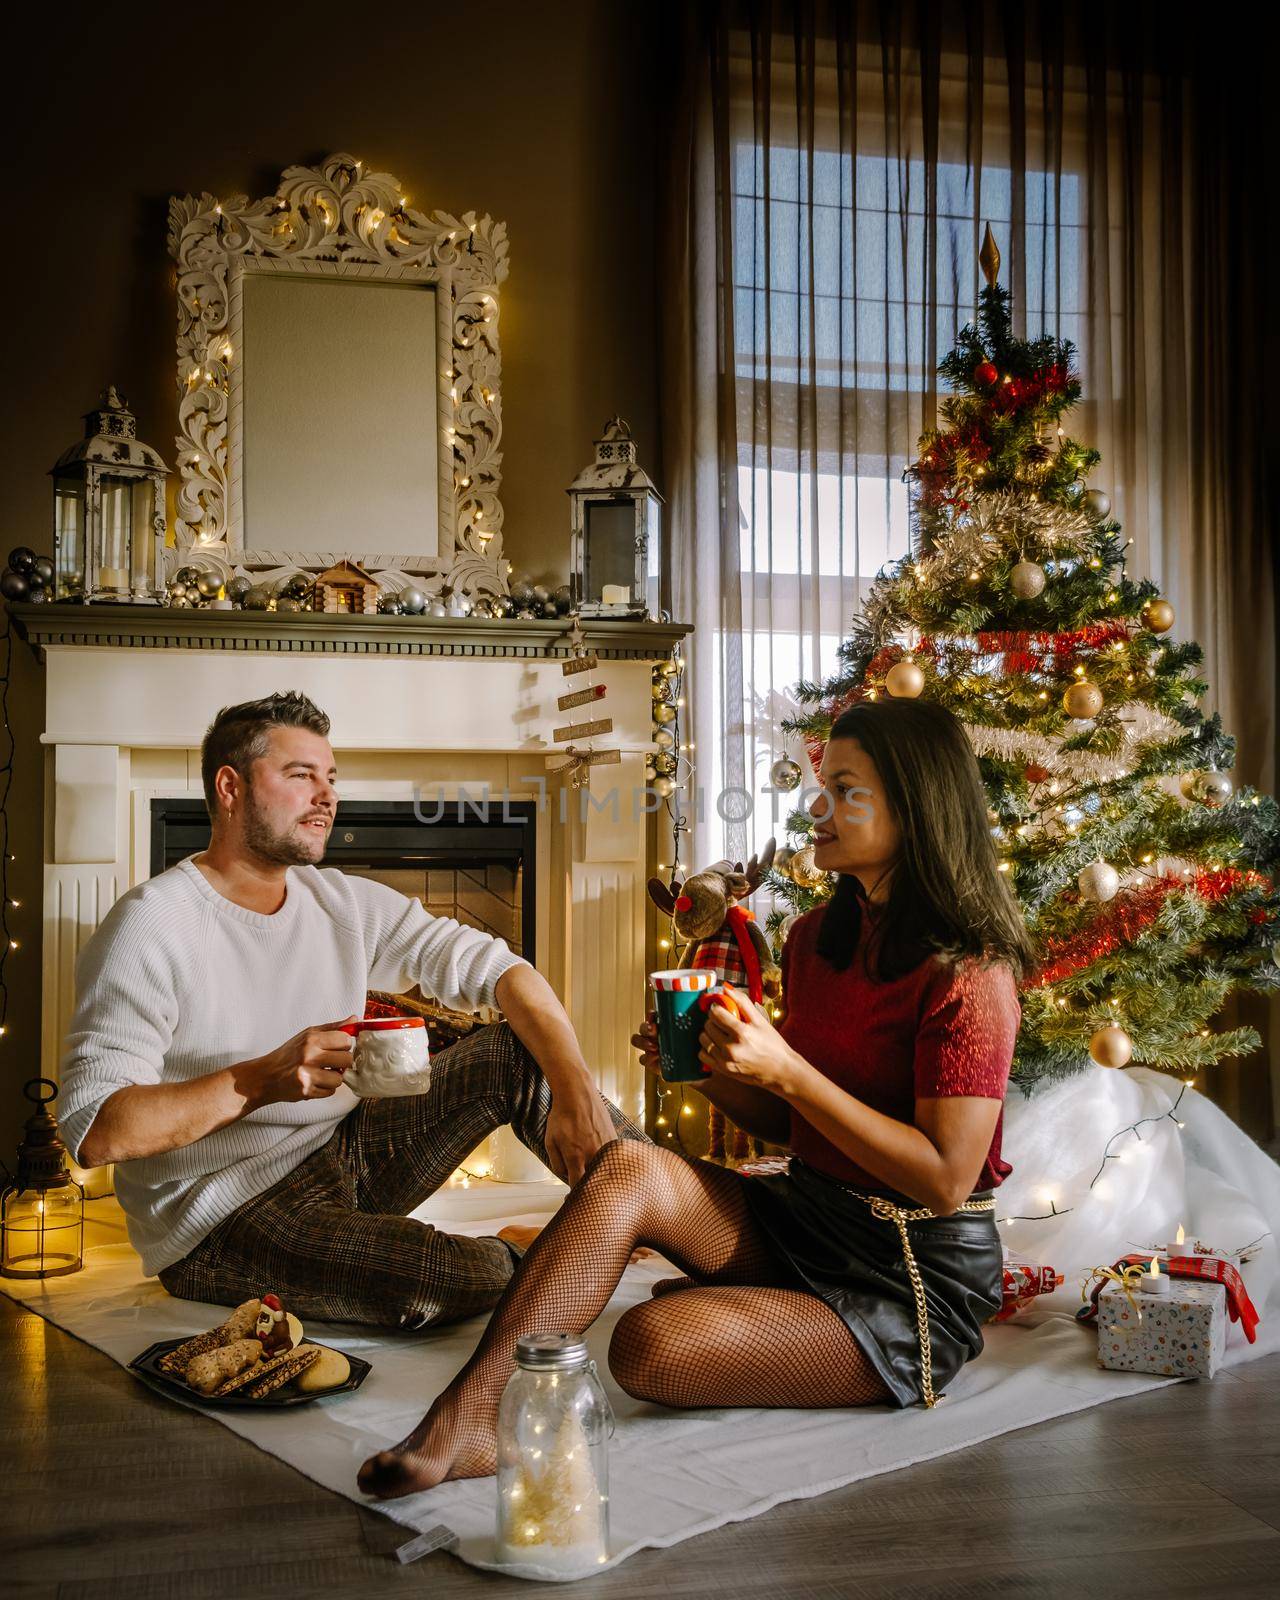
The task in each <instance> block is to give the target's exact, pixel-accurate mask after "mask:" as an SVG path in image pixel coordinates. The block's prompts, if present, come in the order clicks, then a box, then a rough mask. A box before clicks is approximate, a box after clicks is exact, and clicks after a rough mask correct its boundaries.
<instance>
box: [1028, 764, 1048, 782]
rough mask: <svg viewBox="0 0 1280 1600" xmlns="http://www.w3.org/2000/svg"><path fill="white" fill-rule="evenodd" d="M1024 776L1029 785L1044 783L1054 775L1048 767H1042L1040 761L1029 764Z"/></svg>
mask: <svg viewBox="0 0 1280 1600" xmlns="http://www.w3.org/2000/svg"><path fill="white" fill-rule="evenodd" d="M1023 776H1024V777H1025V778H1026V780H1027V782H1028V783H1044V782H1046V781H1047V779H1049V778H1050V777H1051V776H1052V774H1051V773H1050V771H1049V769H1048V767H1042V766H1041V765H1040V763H1039V762H1038V761H1032V762H1030V763H1029V764H1028V766H1027V769H1026V771H1025V773H1024V774H1023Z"/></svg>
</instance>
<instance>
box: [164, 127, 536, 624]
mask: <svg viewBox="0 0 1280 1600" xmlns="http://www.w3.org/2000/svg"><path fill="white" fill-rule="evenodd" d="M169 254H170V255H171V256H172V257H173V259H174V260H175V261H176V262H177V298H178V430H179V431H178V438H177V444H178V463H177V464H178V471H179V473H180V474H181V480H182V481H181V484H180V486H179V490H178V502H177V522H176V543H177V548H176V549H173V550H169V551H168V552H167V553H166V560H167V566H168V570H169V572H170V573H172V572H173V571H174V570H176V568H178V567H180V566H183V565H194V566H198V567H203V568H206V569H208V570H211V571H217V572H220V573H221V574H222V575H223V576H224V577H230V576H231V575H232V574H233V573H235V572H247V573H249V574H251V575H252V576H253V577H254V579H255V581H257V582H268V581H271V580H272V579H274V578H276V577H283V576H285V575H287V574H289V573H293V572H299V571H301V572H308V571H310V572H321V571H323V570H324V569H325V568H326V567H329V566H331V565H333V564H334V563H335V562H337V561H340V560H341V559H343V557H352V558H354V559H355V560H357V561H359V562H360V563H361V564H362V565H363V566H365V567H366V568H368V569H369V570H370V571H371V572H372V573H373V575H374V576H375V577H376V578H378V579H379V581H380V582H382V583H383V585H384V587H387V588H391V589H398V588H403V587H405V586H406V585H407V584H408V583H409V582H412V583H414V584H415V585H416V586H417V587H419V588H422V589H424V590H425V591H426V592H428V593H430V594H439V593H440V592H441V591H442V590H443V589H446V588H448V589H452V590H454V591H456V592H459V593H463V594H471V595H476V594H485V593H487V594H505V593H506V592H507V579H506V562H505V561H504V560H503V558H502V505H501V501H500V500H499V495H498V491H499V486H500V484H501V478H502V473H501V466H502V451H501V448H500V445H501V439H502V402H501V372H502V362H501V354H500V347H499V341H498V286H499V284H501V283H502V281H503V280H504V279H505V277H506V275H507V230H506V225H505V223H501V222H494V221H493V219H492V218H491V217H488V216H484V217H479V218H477V217H476V215H475V213H474V212H470V211H468V212H466V213H465V214H464V215H463V216H462V217H461V218H457V217H451V216H448V215H447V214H446V213H445V212H442V211H436V212H433V213H432V215H431V216H430V217H428V216H425V215H424V214H423V213H422V212H420V211H415V210H413V209H411V208H410V207H409V206H408V205H407V204H406V202H405V200H404V189H403V187H402V186H401V184H400V182H399V180H398V179H397V178H395V177H393V176H392V175H391V174H390V173H387V172H365V171H364V170H363V164H362V163H361V162H360V161H358V160H357V159H356V158H355V157H354V156H350V155H346V154H343V153H339V154H336V155H331V156H329V157H328V159H327V160H325V161H324V162H322V163H321V164H320V166H319V167H289V168H287V169H286V171H285V172H284V174H283V176H282V177H281V180H280V186H279V188H278V189H277V191H276V193H275V194H274V195H269V196H268V197H267V198H265V199H262V200H255V201H252V202H250V201H249V200H247V199H246V198H245V197H244V196H243V195H236V196H233V197H231V198H230V199H227V200H221V201H220V200H218V199H216V198H215V197H214V196H213V195H210V194H202V195H200V196H199V198H196V197H195V196H192V195H185V196H183V197H182V198H181V199H179V198H178V197H177V196H174V197H173V198H172V199H170V201H169ZM259 271H266V272H273V273H275V272H284V273H288V272H302V273H308V274H323V275H325V276H329V277H340V278H368V279H381V280H384V281H386V282H388V283H414V282H417V283H432V284H435V285H437V301H438V306H439V313H438V319H437V349H436V355H437V360H438V361H439V363H440V370H439V376H438V389H437V392H438V395H439V409H438V415H439V429H438V440H437V456H438V460H439V464H440V472H439V479H440V493H439V517H438V524H439V547H438V555H437V556H436V557H435V558H425V557H423V556H421V555H420V554H419V555H414V554H405V553H403V552H397V551H394V550H393V551H382V552H374V551H365V550H360V549H354V548H351V549H346V550H334V551H329V552H323V553H318V552H316V551H306V552H296V551H289V550H259V549H245V548H244V539H243V528H244V522H243V516H242V506H241V494H240V490H241V466H242V463H243V458H244V439H243V430H242V412H243V407H242V391H241V368H240V363H239V361H238V359H237V357H238V355H239V340H240V334H241V331H242V316H243V312H242V296H241V292H240V291H241V287H242V284H243V277H244V274H245V273H246V272H259Z"/></svg>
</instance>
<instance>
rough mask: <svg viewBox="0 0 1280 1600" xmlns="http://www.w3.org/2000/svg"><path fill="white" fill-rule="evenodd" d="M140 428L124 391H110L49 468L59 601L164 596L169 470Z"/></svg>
mask: <svg viewBox="0 0 1280 1600" xmlns="http://www.w3.org/2000/svg"><path fill="white" fill-rule="evenodd" d="M137 434H138V425H137V422H136V421H135V419H134V416H133V413H132V412H131V411H130V410H129V408H128V406H127V404H126V403H125V401H124V399H123V397H122V396H121V395H120V394H119V393H117V391H116V390H115V389H114V388H111V389H108V390H107V391H106V393H105V394H104V395H103V397H102V404H101V405H100V406H99V407H98V408H97V409H96V410H94V411H90V412H88V413H86V415H85V419H84V437H83V438H82V439H79V440H77V441H76V443H75V444H73V445H72V446H71V447H70V449H68V450H64V451H63V453H62V454H61V455H60V456H59V457H58V460H57V463H56V465H55V466H54V467H53V469H52V472H51V474H50V476H51V477H52V478H53V508H54V509H53V514H54V534H53V540H54V585H55V587H54V598H55V599H57V600H72V601H98V600H115V601H125V602H131V603H135V604H137V603H143V604H152V605H155V604H158V603H159V602H160V599H161V591H162V588H163V584H162V583H161V581H160V578H161V574H162V573H163V570H164V569H163V561H164V531H165V517H164V484H165V479H166V478H167V477H168V475H169V473H168V468H167V467H166V466H165V464H164V462H163V461H162V460H161V459H160V457H159V455H158V454H157V453H156V451H154V450H153V449H152V448H151V446H150V445H146V444H143V443H142V441H141V440H140V439H139V438H138V436H137Z"/></svg>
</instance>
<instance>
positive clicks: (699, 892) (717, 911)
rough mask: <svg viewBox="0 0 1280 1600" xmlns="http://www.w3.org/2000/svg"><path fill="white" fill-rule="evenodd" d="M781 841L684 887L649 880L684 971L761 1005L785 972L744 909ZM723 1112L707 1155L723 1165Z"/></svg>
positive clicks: (743, 1143) (713, 1122) (739, 1146)
mask: <svg viewBox="0 0 1280 1600" xmlns="http://www.w3.org/2000/svg"><path fill="white" fill-rule="evenodd" d="M775 844H776V841H775V840H773V839H770V840H769V842H768V844H766V845H765V847H764V849H763V850H762V851H761V852H760V854H759V856H752V858H751V860H750V861H749V862H748V863H747V865H746V866H745V867H744V866H743V865H742V863H741V862H740V861H737V862H734V861H717V862H716V863H715V865H714V866H711V867H706V868H704V870H703V871H701V872H695V873H694V874H693V876H692V877H690V878H687V879H686V880H685V881H684V883H680V882H679V881H676V882H675V883H673V884H671V885H670V886H669V887H668V885H667V884H665V883H663V881H662V880H661V878H650V879H649V898H650V899H651V900H652V901H653V903H654V905H655V906H657V908H658V910H659V911H661V912H662V913H663V915H664V916H668V917H670V918H671V919H672V925H673V927H674V929H675V934H676V938H677V940H679V941H680V945H681V949H680V955H679V958H678V959H677V961H676V965H677V966H679V967H710V968H712V969H713V970H714V971H715V972H716V974H717V976H718V978H719V980H720V981H721V982H722V983H731V984H733V985H734V986H735V987H736V988H739V989H743V990H745V991H746V993H747V994H748V995H749V996H750V997H751V999H752V1000H754V1001H755V1002H756V1004H757V1005H760V1004H763V1003H764V1002H765V1001H766V1000H776V999H777V998H778V996H779V995H780V994H781V992H782V972H781V969H780V968H779V967H778V964H777V962H776V961H775V960H774V959H773V953H772V951H771V950H770V949H769V945H768V941H767V940H766V939H765V936H764V934H763V933H761V931H760V929H759V927H758V926H757V924H756V919H755V915H754V913H753V912H750V911H748V910H747V908H746V907H745V906H744V905H743V904H742V902H743V901H744V900H747V899H749V898H750V896H751V895H752V894H754V892H755V891H756V890H757V889H758V888H759V887H760V880H761V879H762V878H763V877H764V875H765V873H766V872H767V871H768V869H769V866H770V864H771V863H772V861H773V852H774V848H775ZM729 1127H730V1124H728V1123H727V1122H726V1120H725V1115H724V1112H723V1111H721V1110H720V1109H719V1108H718V1107H716V1106H712V1107H711V1111H710V1116H709V1120H708V1131H709V1133H710V1140H711V1143H710V1148H709V1150H708V1154H709V1155H710V1156H712V1158H713V1159H715V1160H723V1159H724V1156H725V1153H726V1148H725V1147H726V1130H727V1129H728V1128H729ZM731 1142H732V1152H731V1153H732V1156H733V1158H734V1159H735V1160H744V1159H745V1158H746V1156H747V1155H748V1154H749V1152H750V1145H749V1141H748V1138H747V1135H746V1133H745V1132H744V1131H743V1130H742V1129H741V1128H733V1130H732V1141H731Z"/></svg>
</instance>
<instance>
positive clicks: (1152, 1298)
mask: <svg viewBox="0 0 1280 1600" xmlns="http://www.w3.org/2000/svg"><path fill="white" fill-rule="evenodd" d="M1226 1300H1227V1291H1226V1290H1225V1289H1224V1288H1223V1286H1222V1284H1220V1283H1200V1282H1197V1281H1196V1280H1194V1279H1188V1278H1173V1279H1171V1280H1170V1283H1169V1292H1168V1293H1167V1294H1166V1295H1161V1296H1156V1295H1151V1294H1143V1293H1142V1292H1141V1291H1139V1292H1138V1293H1137V1294H1134V1295H1129V1294H1126V1293H1125V1292H1124V1290H1123V1289H1121V1288H1119V1287H1117V1285H1115V1284H1113V1283H1109V1284H1107V1286H1106V1287H1105V1288H1104V1289H1103V1291H1102V1293H1101V1294H1100V1295H1099V1296H1098V1365H1099V1366H1100V1367H1110V1368H1111V1369H1112V1370H1113V1371H1116V1372H1151V1373H1155V1374H1156V1375H1157V1376H1159V1377H1163V1378H1212V1377H1213V1375H1214V1373H1215V1372H1216V1371H1217V1370H1218V1368H1219V1367H1220V1366H1221V1365H1222V1355H1223V1351H1224V1350H1225V1348H1226V1343H1227V1304H1226ZM1139 1312H1140V1313H1141V1316H1139Z"/></svg>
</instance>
